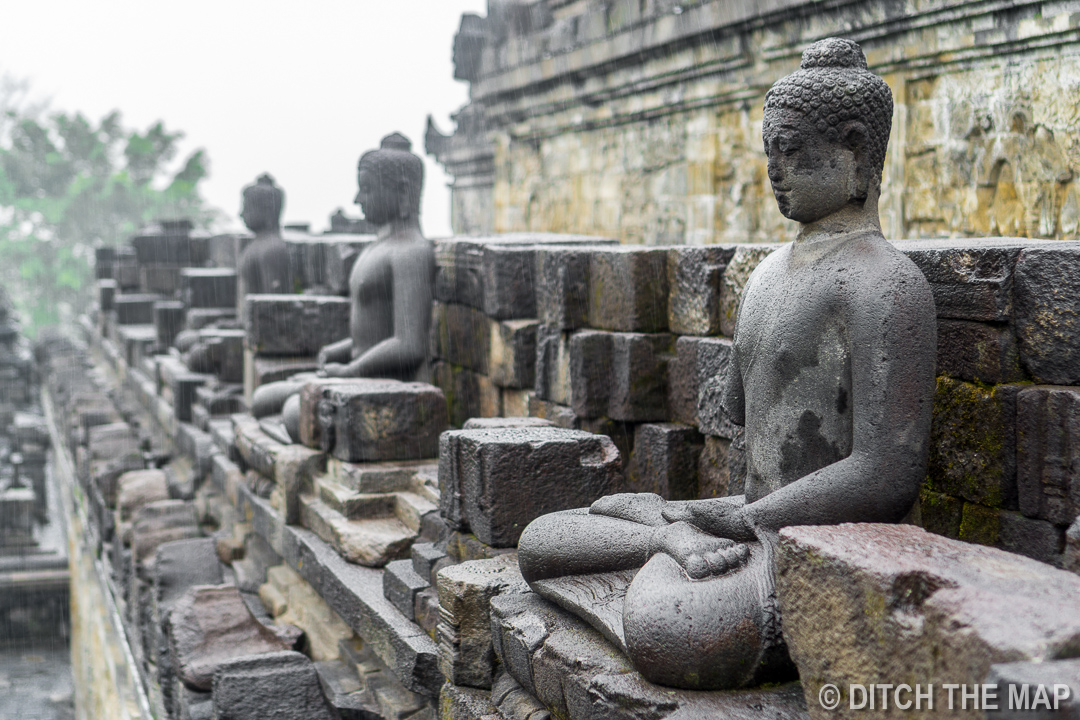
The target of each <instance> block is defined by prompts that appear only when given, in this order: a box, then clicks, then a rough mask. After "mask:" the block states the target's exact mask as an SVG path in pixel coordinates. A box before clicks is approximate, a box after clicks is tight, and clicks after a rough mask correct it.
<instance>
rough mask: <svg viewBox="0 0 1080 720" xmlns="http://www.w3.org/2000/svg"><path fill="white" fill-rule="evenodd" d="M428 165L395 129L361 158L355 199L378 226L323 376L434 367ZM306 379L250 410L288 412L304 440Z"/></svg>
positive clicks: (263, 391) (407, 372)
mask: <svg viewBox="0 0 1080 720" xmlns="http://www.w3.org/2000/svg"><path fill="white" fill-rule="evenodd" d="M423 182H424V165H423V163H422V162H421V160H420V158H419V157H417V156H416V155H414V154H413V153H412V152H411V143H410V142H409V141H408V139H406V138H405V137H404V136H402V135H400V134H398V133H394V134H392V135H389V136H387V137H386V138H384V139H383V141H382V143H381V145H380V147H379V149H378V150H372V151H369V152H367V153H364V155H363V156H362V157H361V158H360V164H359V166H358V169H357V184H358V185H359V191H358V192H357V194H356V202H357V204H358V205H360V207H361V209H362V210H363V212H364V217H365V218H366V219H367V220H368V221H369V222H371V223H372V224H373V225H375V226H376V228H377V231H376V240H375V242H374V243H372V244H370V245H368V246H367V247H365V248H364V250H363V252H362V253H361V254H360V257H358V258H357V259H356V263H355V264H354V265H353V268H352V272H351V274H350V276H349V300H350V301H351V303H352V306H351V308H350V311H349V330H350V332H349V337H346V338H343V339H342V340H340V341H338V342H335V343H332V344H330V345H327V346H326V347H324V348H322V349H321V350H320V351H319V355H318V365H319V371H318V375H320V376H322V377H333V378H393V379H397V380H417V379H421V378H422V376H423V374H424V371H425V369H426V366H427V355H428V334H429V332H430V328H431V304H432V300H433V297H434V296H433V288H434V282H435V250H434V247H433V246H432V244H431V242H430V241H429V240H427V239H425V238H424V235H423V233H421V231H420V197H421V191H422V189H423ZM306 381H307V380H306V379H303V378H296V379H292V380H284V381H281V382H276V383H270V384H268V385H264V386H262V387H259V388H257V389H256V390H255V394H254V396H253V399H252V408H251V412H252V414H253V415H254V416H255V417H265V416H267V415H273V414H276V413H278V412H281V413H282V415H283V416H284V417H283V419H284V422H285V427H286V430H287V431H288V432H289V435H290V436H291V437H292V438H293V439H294V440H298V439H299V412H300V401H299V396H298V395H297V393H298V392H299V391H300V389H301V388H302V387H303V384H304V382H306Z"/></svg>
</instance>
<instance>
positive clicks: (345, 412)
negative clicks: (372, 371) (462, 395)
mask: <svg viewBox="0 0 1080 720" xmlns="http://www.w3.org/2000/svg"><path fill="white" fill-rule="evenodd" d="M319 402H320V405H319V407H320V422H321V423H322V428H321V431H320V433H321V434H320V442H321V444H322V446H323V447H324V448H325V449H329V450H330V451H331V452H332V453H333V455H334V457H336V458H338V459H339V460H343V461H345V462H360V461H381V460H414V459H419V458H433V457H436V455H437V453H438V447H439V445H438V443H439V433H441V432H442V431H443V430H445V429H446V427H447V424H448V417H447V404H446V398H445V397H444V395H443V392H442V390H440V389H439V388H437V387H435V386H434V385H427V384H425V383H404V382H399V381H397V380H362V379H358V380H355V381H353V382H350V383H348V384H344V385H329V386H326V387H324V388H323V390H322V399H321V400H320V401H319Z"/></svg>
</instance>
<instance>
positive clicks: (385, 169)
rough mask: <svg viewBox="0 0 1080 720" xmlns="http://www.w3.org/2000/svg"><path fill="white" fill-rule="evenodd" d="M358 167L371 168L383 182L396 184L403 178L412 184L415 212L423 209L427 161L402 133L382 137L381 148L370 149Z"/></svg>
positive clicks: (411, 203)
mask: <svg viewBox="0 0 1080 720" xmlns="http://www.w3.org/2000/svg"><path fill="white" fill-rule="evenodd" d="M357 169H358V170H364V169H367V170H370V171H371V172H372V173H374V174H375V175H376V176H377V177H378V178H379V182H384V183H391V184H393V185H396V184H398V183H400V182H401V181H405V182H407V183H408V184H409V204H410V207H411V208H412V210H413V212H415V213H416V214H419V212H420V192H421V188H422V187H423V184H424V163H423V161H422V160H421V159H420V158H419V157H417V156H416V155H415V154H413V152H412V143H411V142H410V141H409V139H408V138H407V137H405V136H404V135H402V134H401V133H397V132H395V133H391V134H389V135H387V136H386V137H384V138H383V139H382V142H380V143H379V149H378V150H369V151H367V152H366V153H364V154H363V155H361V156H360V162H359V163H358V164H357Z"/></svg>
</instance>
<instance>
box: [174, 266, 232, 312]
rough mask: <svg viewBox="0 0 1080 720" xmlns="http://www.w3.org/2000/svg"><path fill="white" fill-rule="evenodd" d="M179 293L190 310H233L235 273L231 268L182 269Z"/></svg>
mask: <svg viewBox="0 0 1080 720" xmlns="http://www.w3.org/2000/svg"><path fill="white" fill-rule="evenodd" d="M180 291H181V293H182V294H183V298H184V302H185V303H186V304H187V306H188V307H192V308H235V307H236V271H235V270H233V269H231V268H184V269H183V270H181V271H180Z"/></svg>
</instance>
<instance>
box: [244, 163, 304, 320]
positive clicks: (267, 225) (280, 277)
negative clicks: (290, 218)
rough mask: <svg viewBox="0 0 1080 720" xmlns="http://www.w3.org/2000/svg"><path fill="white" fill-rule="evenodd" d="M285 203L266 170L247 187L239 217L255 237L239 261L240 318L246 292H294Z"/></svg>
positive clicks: (253, 293)
mask: <svg viewBox="0 0 1080 720" xmlns="http://www.w3.org/2000/svg"><path fill="white" fill-rule="evenodd" d="M284 205H285V193H284V192H283V191H282V190H281V188H279V187H278V186H277V185H275V184H274V179H273V178H272V177H270V175H268V174H266V173H263V174H262V175H260V176H259V178H258V179H257V180H256V181H255V184H254V185H248V186H247V187H246V188H244V205H243V209H242V210H241V212H240V217H241V218H242V219H243V221H244V225H246V226H247V229H248V230H250V231H251V232H252V233H254V234H255V238H254V239H253V240H252V241H251V242H250V243H248V245H247V247H245V248H244V250H243V251H242V252H241V253H240V257H239V259H238V260H237V276H238V280H239V283H240V287H239V288H238V290H239V292H237V298H238V304H239V308H238V310H240V311H241V317H242V316H243V314H242V311H243V304H244V297H245V296H247V295H255V294H268V293H291V292H294V291H295V288H294V280H293V277H292V272H291V268H290V264H289V250H288V248H287V247H286V246H285V241H284V240H282V239H281V211H282V209H283V207H284Z"/></svg>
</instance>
